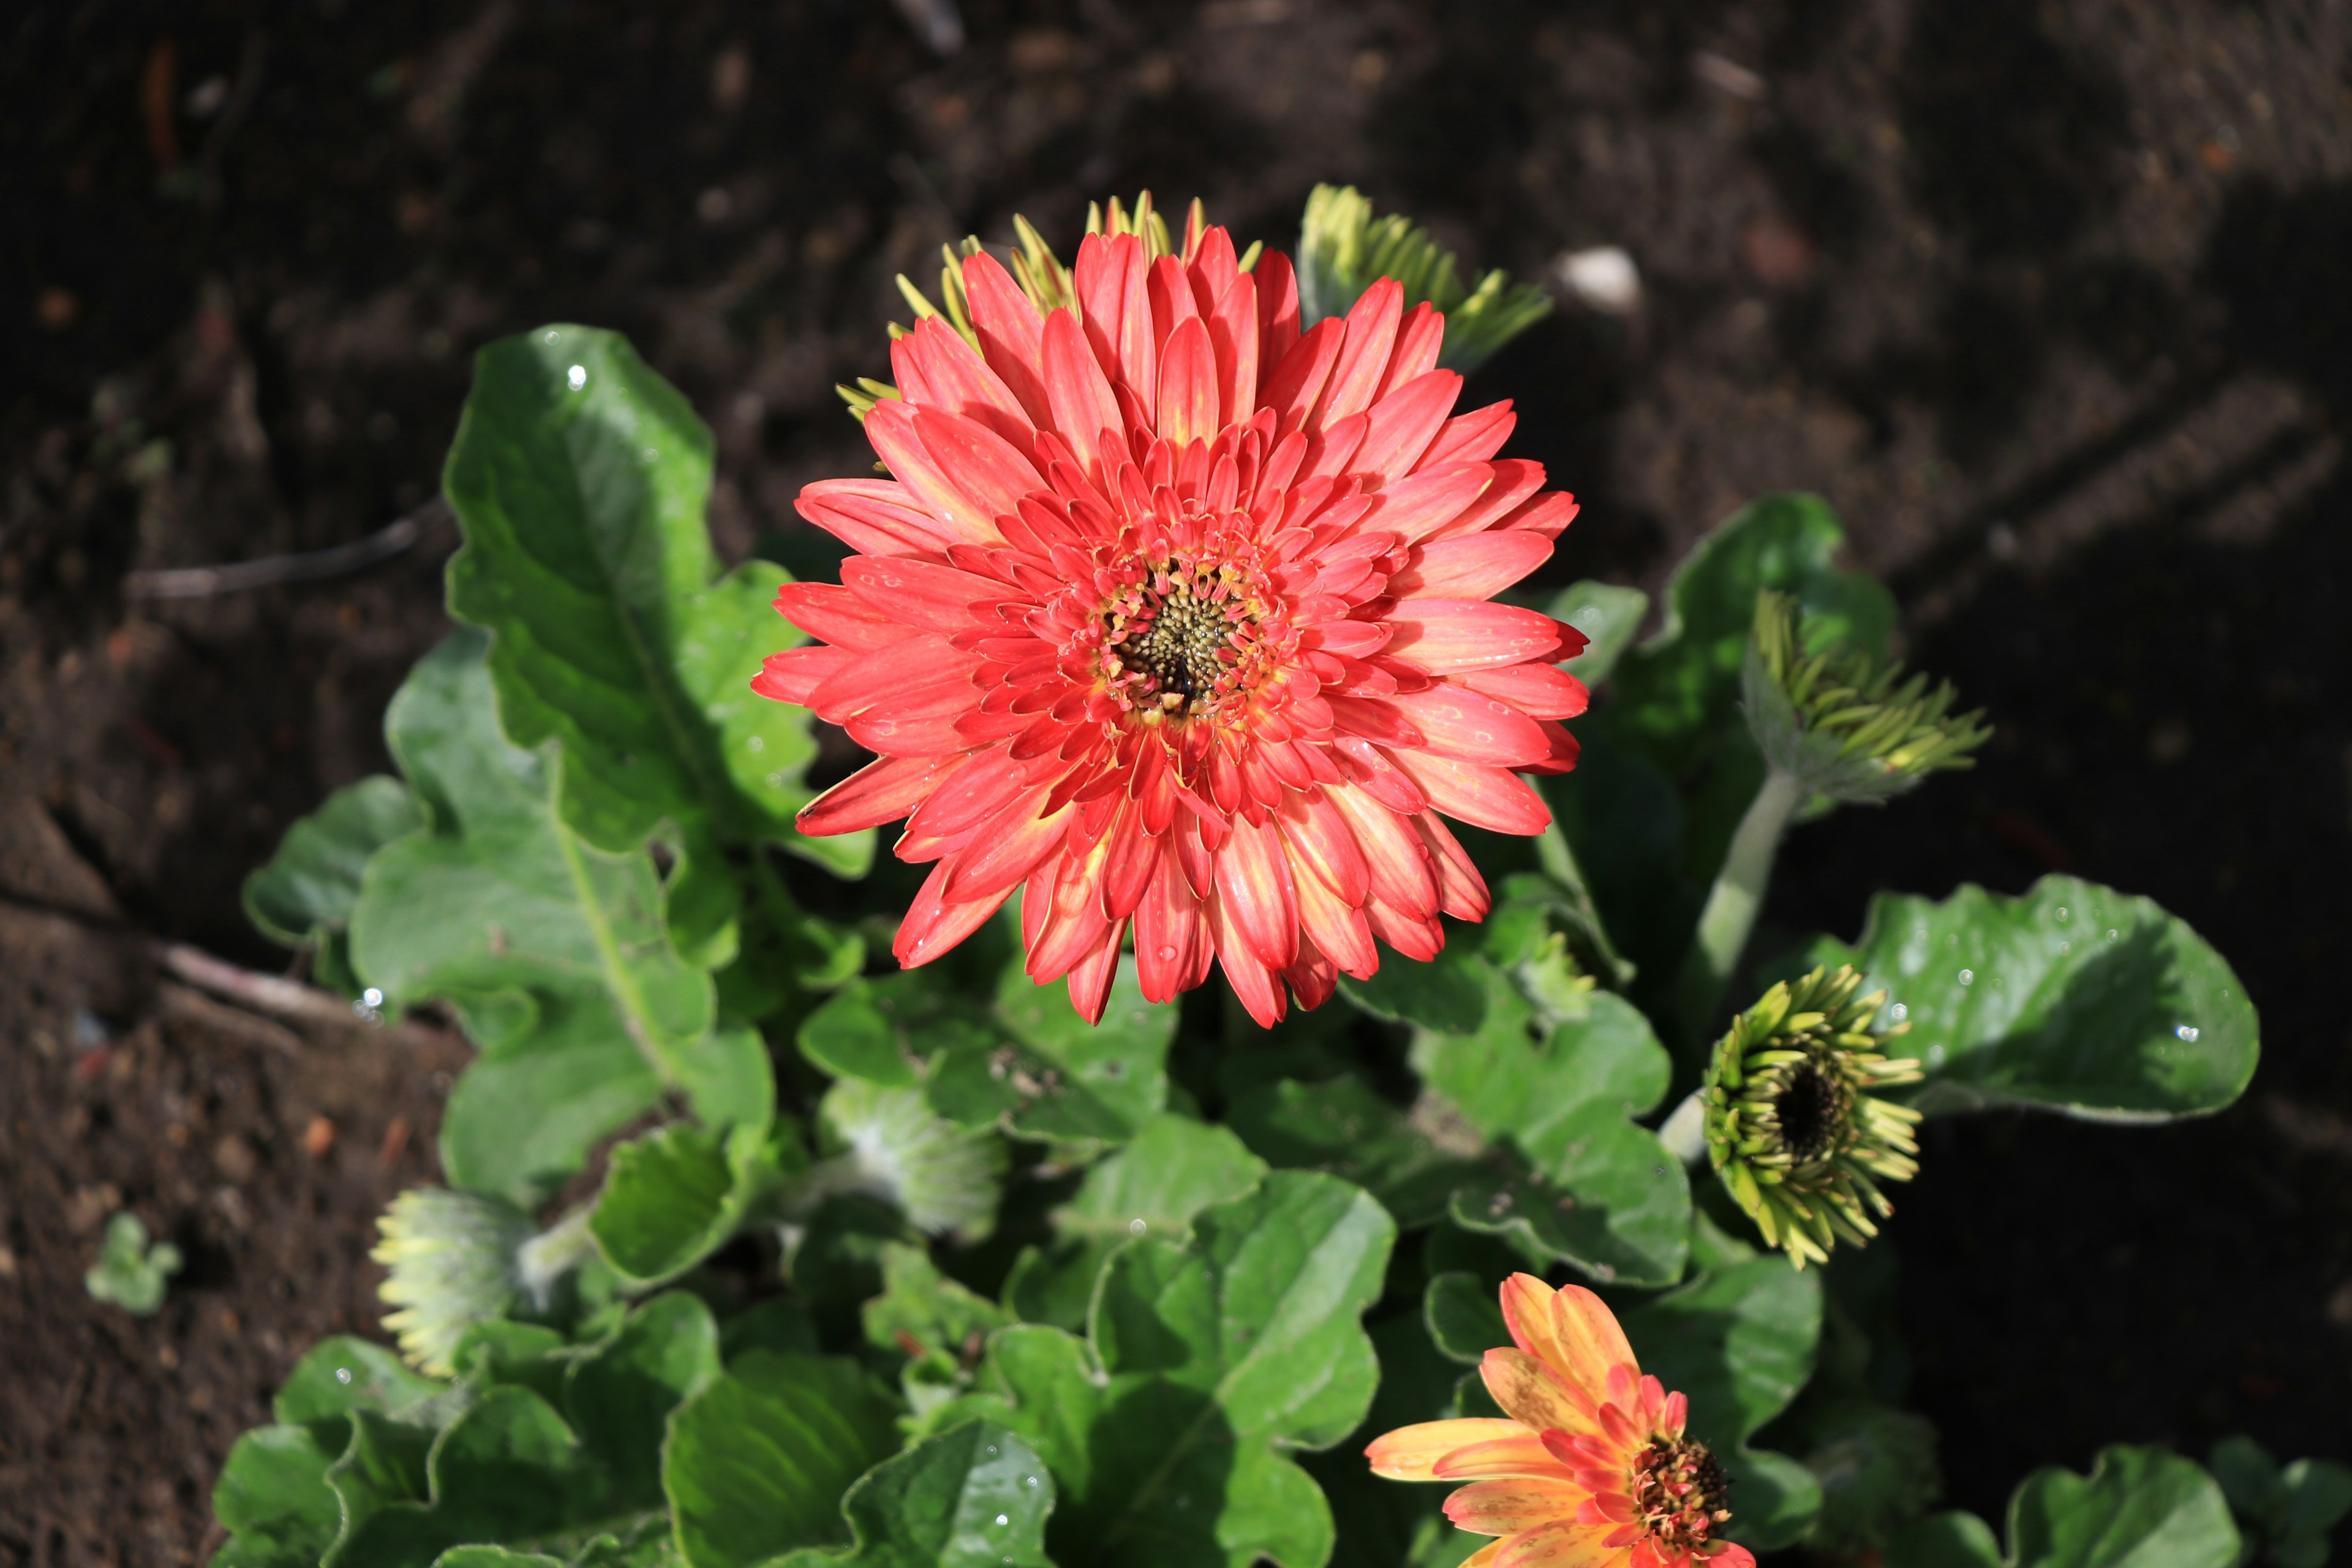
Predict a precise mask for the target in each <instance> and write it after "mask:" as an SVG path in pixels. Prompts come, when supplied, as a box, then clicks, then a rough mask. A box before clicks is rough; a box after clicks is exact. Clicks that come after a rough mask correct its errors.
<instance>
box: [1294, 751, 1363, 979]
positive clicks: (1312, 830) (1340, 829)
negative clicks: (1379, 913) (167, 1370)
mask: <svg viewBox="0 0 2352 1568" xmlns="http://www.w3.org/2000/svg"><path fill="white" fill-rule="evenodd" d="M1275 819H1276V821H1277V822H1278V823H1279V824H1280V825H1281V826H1282V837H1283V839H1284V841H1285V842H1286V844H1287V845H1288V847H1289V851H1290V858H1292V859H1293V860H1294V861H1296V862H1297V863H1298V864H1300V865H1303V866H1305V867H1307V868H1309V869H1310V870H1312V871H1313V872H1314V879H1317V880H1319V881H1321V882H1322V883H1323V884H1324V885H1325V886H1327V887H1328V888H1329V889H1331V891H1332V892H1333V893H1334V894H1336V895H1337V896H1338V898H1339V902H1340V903H1342V904H1344V905H1346V906H1347V907H1349V909H1353V908H1354V907H1355V906H1357V905H1358V904H1360V903H1362V902H1363V901H1364V895H1365V894H1366V893H1368V892H1370V890H1371V885H1372V873H1371V868H1370V867H1369V866H1368V865H1366V864H1365V862H1364V850H1363V846H1361V845H1360V844H1358V843H1357V842H1356V835H1355V833H1354V832H1353V831H1352V830H1351V829H1350V828H1349V826H1348V819H1347V817H1345V816H1342V815H1341V814H1340V812H1339V807H1338V806H1336V805H1332V804H1331V803H1330V802H1329V801H1328V800H1327V799H1325V798H1324V795H1323V792H1322V791H1321V790H1319V789H1318V790H1307V791H1304V792H1297V791H1294V792H1293V793H1292V794H1291V795H1288V796H1287V797H1286V798H1285V800H1284V801H1283V803H1282V805H1281V808H1280V809H1279V810H1278V811H1276V814H1275ZM1302 880H1303V879H1302ZM1304 896H1305V895H1303V894H1302V895H1301V897H1302V898H1304ZM1324 951H1325V952H1330V947H1329V944H1328V943H1326V944H1325V947H1324ZM1332 956H1333V957H1335V958H1336V957H1338V956H1339V955H1338V954H1337V953H1333V954H1332ZM1341 967H1343V968H1344V967H1346V966H1345V965H1342V966H1341Z"/></svg>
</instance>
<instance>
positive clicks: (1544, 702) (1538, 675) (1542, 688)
mask: <svg viewBox="0 0 2352 1568" xmlns="http://www.w3.org/2000/svg"><path fill="white" fill-rule="evenodd" d="M1479 537H1480V538H1482V539H1506V538H1509V537H1510V535H1508V534H1493V533H1487V534H1481V535H1479ZM1449 679H1453V680H1454V681H1456V682H1458V683H1460V684H1461V685H1464V686H1466V687H1468V688H1470V689H1472V690H1473V691H1483V692H1485V693H1486V695H1487V696H1489V697H1499V698H1501V699H1502V700H1504V701H1506V702H1507V703H1509V704H1510V705H1511V706H1512V707H1514V708H1517V710H1519V711H1521V712H1522V713H1525V714H1527V715H1528V717H1529V718H1532V719H1573V718H1575V717H1576V716H1577V715H1578V714H1580V713H1581V712H1583V711H1584V709H1585V705H1586V703H1588V702H1589V701H1591V693H1589V692H1587V691H1586V690H1585V689H1584V682H1582V681H1580V680H1579V679H1576V677H1574V676H1572V675H1570V674H1569V673H1568V671H1566V670H1564V669H1562V668H1559V666H1557V665H1550V664H1541V663H1535V664H1506V665H1501V666H1498V667H1496V668H1489V669H1465V670H1464V671H1463V672H1462V673H1461V674H1459V675H1455V676H1452V677H1449Z"/></svg>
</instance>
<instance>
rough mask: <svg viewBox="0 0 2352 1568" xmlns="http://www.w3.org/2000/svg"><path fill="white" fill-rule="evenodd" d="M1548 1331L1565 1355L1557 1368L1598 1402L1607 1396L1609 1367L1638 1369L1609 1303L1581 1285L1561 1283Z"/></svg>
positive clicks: (1554, 1299)
mask: <svg viewBox="0 0 2352 1568" xmlns="http://www.w3.org/2000/svg"><path fill="white" fill-rule="evenodd" d="M1551 1318H1552V1334H1553V1337H1554V1338H1555V1340H1556V1341H1557V1342H1559V1346H1560V1350H1561V1353H1562V1355H1563V1356H1564V1357H1565V1358H1566V1359H1565V1360H1564V1361H1563V1362H1562V1363H1560V1366H1561V1370H1563V1371H1565V1372H1567V1373H1569V1375H1570V1377H1572V1378H1574V1379H1575V1380H1576V1382H1577V1384H1578V1385H1579V1386H1580V1387H1581V1388H1583V1389H1584V1390H1585V1391H1586V1393H1588V1394H1590V1395H1591V1397H1592V1399H1593V1401H1594V1403H1596V1404H1598V1403H1599V1402H1601V1400H1604V1399H1607V1398H1608V1397H1609V1396H1610V1395H1609V1392H1608V1390H1609V1382H1610V1379H1609V1373H1610V1371H1611V1369H1612V1368H1614V1367H1624V1368H1626V1369H1627V1370H1628V1371H1629V1372H1630V1371H1638V1370H1639V1366H1640V1363H1637V1362H1636V1361H1634V1359H1633V1346H1632V1345H1630V1344H1628V1343H1626V1342H1625V1331H1624V1330H1622V1329H1621V1328H1619V1327H1618V1326H1617V1315H1616V1314H1615V1313H1614V1312H1612V1311H1611V1310H1609V1303H1608V1302H1606V1301H1603V1300H1601V1298H1600V1297H1598V1296H1596V1295H1594V1294H1593V1293H1592V1292H1591V1291H1590V1290H1588V1289H1585V1288H1584V1287H1583V1286H1581V1285H1563V1286H1561V1287H1560V1288H1559V1292H1558V1293H1557V1294H1556V1295H1554V1296H1553V1297H1552V1301H1551Z"/></svg>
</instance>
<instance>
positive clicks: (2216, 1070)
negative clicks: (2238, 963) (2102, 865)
mask: <svg viewBox="0 0 2352 1568" xmlns="http://www.w3.org/2000/svg"><path fill="white" fill-rule="evenodd" d="M1809 962H1810V963H1822V962H1828V963H1853V964H1854V965H1855V966H1856V967H1858V968H1862V969H1865V970H1867V971H1868V972H1869V975H1870V978H1869V980H1868V982H1867V984H1869V985H1870V986H1871V987H1873V988H1876V987H1879V986H1885V988H1886V989H1887V992H1888V994H1889V999H1890V1000H1889V1010H1890V1012H1893V1011H1894V1010H1895V1009H1898V1008H1899V1009H1900V1011H1899V1012H1898V1013H1895V1016H1899V1017H1903V1018H1906V1019H1907V1020H1908V1021H1909V1023H1910V1025H1911V1028H1910V1032H1909V1033H1908V1034H1906V1035H1905V1036H1903V1037H1900V1038H1899V1039H1898V1040H1897V1041H1896V1042H1895V1049H1896V1050H1897V1051H1899V1052H1900V1053H1901V1054H1903V1055H1906V1056H1912V1057H1916V1058H1918V1059H1919V1064H1920V1067H1921V1069H1922V1070H1923V1071H1924V1072H1925V1073H1926V1074H1927V1084H1926V1085H1925V1087H1923V1088H1922V1089H1919V1090H1918V1091H1917V1097H1916V1100H1915V1103H1916V1105H1917V1106H1918V1107H1919V1109H1920V1110H1925V1111H1927V1112H1929V1113H1931V1114H1934V1113H1938V1112H1943V1111H1951V1110H1976V1109H1979V1108H1980V1107H1985V1106H1993V1105H2025V1106H2038V1107H2040V1108H2042V1109H2044V1110H2058V1111H2063V1112H2064V1113H2065V1114H2067V1115H2070V1116H2077V1117H2082V1118H2085V1119H2088V1120H2091V1121H2136V1122H2149V1121H2171V1120H2173V1119H2174V1118H2176V1117H2182V1116H2198V1115H2202V1114H2205V1113H2206V1112H2209V1111H2214V1110H2221V1108H2222V1107H2223V1106H2226V1105H2228V1104H2230V1103H2231V1101H2232V1100H2236V1099H2237V1098H2238V1096H2239V1095H2240V1094H2242V1093H2243V1092H2244V1090H2245V1087H2246V1084H2247V1081H2248V1080H2249V1079H2251V1078H2252V1076H2253V1071H2254V1063H2255V1059H2256V1058H2257V1057H2258V1056H2259V1054H2260V1049H2261V1047H2260V1043H2259V1036H2260V1030H2259V1027H2258V1026H2257V1024H2256V1022H2255V1018H2254V1009H2253V1005H2252V1003H2251V1002H2250V1001H2248V1000H2247V997H2246V991H2245V987H2244V985H2243V984H2241V983H2240V982H2239V980H2238V977H2237V976H2236V975H2235V974H2234V973H2231V969H2230V966H2229V964H2228V963H2225V962H2224V961H2223V960H2222V958H2221V955H2220V954H2219V953H2217V952H2214V951H2213V950H2212V949H2211V948H2210V947H2209V946H2207V945H2206V944H2205V942H2203V941H2202V940H2201V939H2200V938H2199V937H2198V935H2197V933H2196V932H2195V931H2191V930H2190V929H2189V926H2188V924H2187V922H2185V921H2180V920H2179V919H2176V918H2175V917H2173V916H2171V915H2168V914H2167V913H2166V912H2165V911H2164V910H2161V909H2159V908H2158V906H2157V905H2156V904H2155V903H2154V902H2153V901H2152V900H2147V899H2143V898H2131V897H2127V896H2126V895H2124V894H2121V893H2117V892H2115V891H2113V890H2112V889H2106V888H2102V887H2100V886H2098V885H2097V884H2095V883H2093V882H2085V881H2083V880H2081V879H2079V878H2074V877H2044V878H2042V879H2041V880H2040V881H2038V882H2036V883H2035V884H2034V885H2033V886H2032V889H2029V890H2028V891H2027V892H2026V893H2025V894H2024V896H2023V897H2021V898H2005V897H2002V896H2001V895H2000V894H1998V893H1989V892H1987V891H1985V890H1984V889H1982V888H1979V887H1976V886H1973V885H1969V886H1964V887H1962V888H1961V889H1959V890H1958V892H1956V893H1954V894H1953V895H1952V896H1951V897H1950V898H1948V899H1946V900H1944V901H1943V902H1941V903H1932V902H1930V901H1929V900H1926V899H1921V898H1914V897H1909V896H1906V895H1902V894H1894V893H1881V894H1879V895H1878V896H1877V897H1875V898H1874V899H1873V900H1871V904H1870V915H1869V918H1868V920H1867V921H1865V922H1864V927H1863V934H1862V938H1861V940H1860V941H1859V942H1857V943H1856V944H1855V945H1854V946H1853V947H1850V948H1849V947H1847V946H1845V945H1844V944H1843V943H1842V942H1834V941H1832V940H1831V939H1827V938H1823V939H1821V940H1819V941H1817V942H1815V943H1814V945H1813V948H1812V951H1811V955H1810V957H1809Z"/></svg>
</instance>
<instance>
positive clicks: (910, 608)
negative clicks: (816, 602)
mask: <svg viewBox="0 0 2352 1568" xmlns="http://www.w3.org/2000/svg"><path fill="white" fill-rule="evenodd" d="M841 582H842V585H843V586H844V587H845V588H847V589H849V590H850V591H851V592H852V593H854V594H856V595H857V596H858V597H859V598H861V599H863V600H865V601H866V603H867V604H868V605H872V606H874V608H875V610H876V611H877V613H880V614H884V615H893V616H897V617H898V619H900V620H902V621H908V622H911V623H913V624H914V625H916V626H927V627H929V628H930V629H931V630H932V631H939V632H962V631H970V630H971V628H972V626H974V625H975V624H981V625H994V624H996V621H995V617H994V616H988V617H987V618H986V619H985V620H984V621H983V620H982V617H980V616H975V615H974V614H973V613H972V610H971V606H972V605H976V604H977V605H986V604H992V603H994V602H996V601H997V600H1000V599H1002V598H1003V597H1004V595H1005V589H1004V584H1002V583H992V582H990V581H989V580H988V579H987V578H985V577H976V576H974V575H972V574H971V573H969V572H959V571H957V570H956V569H955V568H954V567H952V566H940V565H937V564H935V563H931V562H929V561H921V560H917V559H915V558H914V557H912V556H907V555H887V556H881V557H878V558H877V557H876V556H872V555H852V556H850V557H849V558H848V559H847V560H845V561H844V562H843V563H841Z"/></svg>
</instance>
